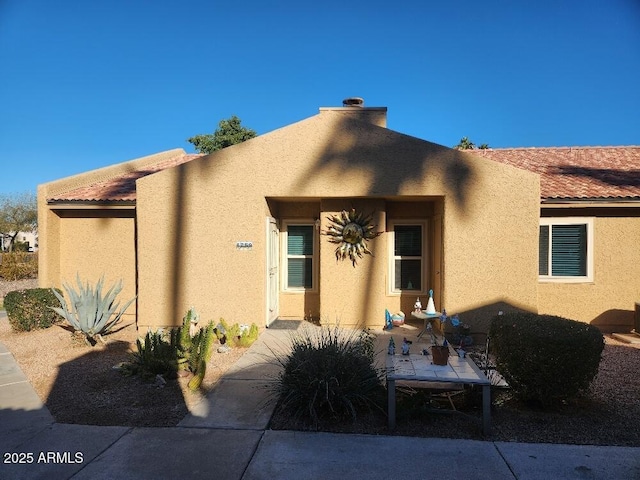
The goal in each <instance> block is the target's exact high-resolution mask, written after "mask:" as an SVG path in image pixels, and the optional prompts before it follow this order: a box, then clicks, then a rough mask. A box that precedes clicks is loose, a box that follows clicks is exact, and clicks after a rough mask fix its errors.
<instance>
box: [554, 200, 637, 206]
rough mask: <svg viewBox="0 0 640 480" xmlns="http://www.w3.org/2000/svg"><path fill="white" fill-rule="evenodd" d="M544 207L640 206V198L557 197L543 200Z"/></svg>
mask: <svg viewBox="0 0 640 480" xmlns="http://www.w3.org/2000/svg"><path fill="white" fill-rule="evenodd" d="M541 205H542V207H544V208H585V207H598V208H621V207H622V208H624V207H629V208H638V206H640V199H638V200H630V199H620V200H614V199H610V198H607V199H595V198H590V199H586V200H570V199H557V198H553V199H551V198H547V199H543V200H542V202H541Z"/></svg>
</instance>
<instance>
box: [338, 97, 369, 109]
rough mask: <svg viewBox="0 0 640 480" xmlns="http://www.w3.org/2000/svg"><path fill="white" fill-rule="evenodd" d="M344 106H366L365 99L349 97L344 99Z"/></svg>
mask: <svg viewBox="0 0 640 480" xmlns="http://www.w3.org/2000/svg"><path fill="white" fill-rule="evenodd" d="M342 106H343V107H364V99H363V98H361V97H349V98H345V99H344V100H343V101H342Z"/></svg>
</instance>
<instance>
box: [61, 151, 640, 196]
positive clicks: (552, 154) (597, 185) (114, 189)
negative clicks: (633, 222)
mask: <svg viewBox="0 0 640 480" xmlns="http://www.w3.org/2000/svg"><path fill="white" fill-rule="evenodd" d="M469 153H472V154H473V155H477V156H481V157H485V158H488V159H490V160H494V161H497V162H500V163H504V164H507V165H511V166H514V167H517V168H522V169H525V170H529V171H532V172H535V173H538V174H540V189H541V197H542V199H543V200H544V199H558V200H560V199H564V200H589V199H596V200H599V199H619V200H625V199H626V200H634V201H637V200H640V147H636V146H633V147H553V148H499V149H487V150H473V151H470V152H469ZM200 156H201V155H200V154H185V155H181V156H178V157H174V158H171V159H169V160H165V161H161V162H158V163H156V164H153V165H150V166H147V167H145V168H143V169H141V170H136V171H132V172H128V173H125V174H122V175H118V176H116V177H113V178H111V179H108V180H103V181H100V182H96V183H92V184H90V185H85V186H82V187H79V188H76V189H74V190H71V191H68V192H65V193H62V194H59V195H57V196H56V197H55V198H50V199H49V201H51V202H56V201H58V202H74V201H81V202H135V200H136V180H138V179H139V178H142V177H144V176H146V175H151V174H152V173H156V172H159V171H161V170H164V169H167V168H171V167H175V166H177V165H180V164H182V163H186V162H189V161H191V160H193V159H195V158H198V157H200Z"/></svg>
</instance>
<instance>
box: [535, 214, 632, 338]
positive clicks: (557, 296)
mask: <svg viewBox="0 0 640 480" xmlns="http://www.w3.org/2000/svg"><path fill="white" fill-rule="evenodd" d="M614 212H615V210H614ZM594 214H597V215H598V216H597V217H593V216H592V215H594ZM545 215H548V216H556V215H557V210H556V211H549V212H548V213H547V212H545ZM570 215H571V216H579V215H584V216H585V218H593V219H594V273H593V275H594V278H593V282H589V283H557V282H555V283H540V286H539V292H540V294H539V302H540V307H539V309H540V312H541V313H548V314H552V315H559V316H563V317H566V318H571V319H573V320H580V321H583V322H588V323H593V324H594V325H596V326H598V327H599V328H602V329H603V330H605V331H617V332H623V333H625V332H628V331H630V330H631V328H632V322H633V310H634V306H635V302H639V301H640V246H639V239H640V217H638V216H627V215H624V213H622V214H621V213H620V212H619V211H617V212H616V213H615V214H613V215H612V212H611V211H610V212H604V211H602V210H599V211H598V212H593V211H592V212H590V211H588V210H587V211H584V210H583V211H579V210H575V209H573V210H570Z"/></svg>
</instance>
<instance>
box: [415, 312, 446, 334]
mask: <svg viewBox="0 0 640 480" xmlns="http://www.w3.org/2000/svg"><path fill="white" fill-rule="evenodd" d="M441 315H442V314H441V313H440V312H436V313H427V311H426V310H421V311H419V312H416V311H413V312H411V316H412V317H413V318H417V319H419V320H424V327H423V328H422V331H421V332H420V333H419V334H418V338H421V337H422V335H424V334H425V333H426V332H427V325H428V324H429V320H433V319H434V318H440V316H441Z"/></svg>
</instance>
